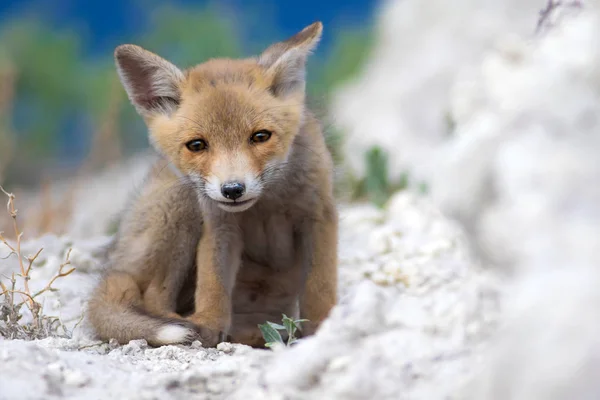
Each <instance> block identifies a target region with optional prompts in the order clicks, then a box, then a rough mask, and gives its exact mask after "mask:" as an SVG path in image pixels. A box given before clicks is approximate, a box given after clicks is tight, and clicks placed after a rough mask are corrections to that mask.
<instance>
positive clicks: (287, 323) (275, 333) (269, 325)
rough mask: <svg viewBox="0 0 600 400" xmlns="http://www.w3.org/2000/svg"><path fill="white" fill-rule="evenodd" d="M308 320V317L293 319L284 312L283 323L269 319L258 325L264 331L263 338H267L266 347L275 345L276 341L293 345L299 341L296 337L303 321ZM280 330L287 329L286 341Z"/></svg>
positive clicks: (285, 344)
mask: <svg viewBox="0 0 600 400" xmlns="http://www.w3.org/2000/svg"><path fill="white" fill-rule="evenodd" d="M306 321H308V320H307V319H296V320H294V319H292V318H290V317H288V316H287V315H285V314H283V318H282V319H281V322H282V323H283V325H281V324H276V323H274V322H270V321H267V322H266V323H264V324H261V325H258V328H259V329H260V331H261V332H262V335H263V338H264V339H265V342H266V343H265V347H273V345H274V344H275V343H281V344H282V345H284V346H291V345H292V344H294V343H295V342H297V341H298V338H296V332H297V331H298V330H300V331H301V330H302V329H301V323H302V322H306ZM279 331H286V332H287V335H288V338H287V341H286V342H284V340H283V338H282V337H281V334H280V333H279Z"/></svg>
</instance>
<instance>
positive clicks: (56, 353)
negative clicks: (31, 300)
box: [0, 193, 498, 399]
mask: <svg viewBox="0 0 600 400" xmlns="http://www.w3.org/2000/svg"><path fill="white" fill-rule="evenodd" d="M341 222H342V225H341V229H340V231H341V239H340V256H341V262H340V264H341V265H340V285H341V289H342V290H341V293H340V304H339V306H337V308H336V309H335V311H334V312H333V314H332V316H331V318H330V319H329V320H328V321H327V322H326V324H325V325H324V326H323V327H322V329H321V330H320V331H319V332H318V334H317V335H316V336H315V337H313V338H310V339H306V340H304V341H302V342H300V343H298V344H297V345H296V346H293V347H292V348H288V349H280V350H276V351H270V350H255V349H251V348H248V347H245V346H241V345H229V344H223V345H220V347H219V348H218V349H217V350H215V349H204V348H202V347H201V346H200V345H199V344H198V343H196V344H194V345H192V346H191V347H190V346H187V347H185V346H166V347H162V348H157V349H153V348H148V347H147V346H146V344H145V343H144V342H143V341H135V342H132V343H130V344H128V345H126V346H116V345H112V344H106V343H104V344H100V343H97V342H94V341H92V340H91V339H90V336H89V333H88V330H87V329H86V325H85V321H84V322H83V323H82V324H80V325H79V326H78V327H77V328H76V329H75V332H74V337H73V338H72V339H55V338H52V339H44V340H41V341H34V342H26V341H18V340H1V339H0V398H1V399H17V398H18V399H39V398H49V397H51V396H62V397H64V398H108V397H113V398H121V399H154V398H178V397H179V396H182V395H183V394H188V393H194V394H195V395H196V396H197V398H210V399H218V398H239V399H265V398H273V399H279V398H282V399H283V398H315V399H324V398H327V399H334V398H356V399H367V398H381V399H385V398H407V399H409V398H414V399H417V398H421V399H423V398H435V397H438V396H440V395H442V394H450V393H453V392H454V391H455V390H456V388H457V387H459V386H460V385H461V383H463V382H464V381H465V379H467V378H468V377H470V376H471V374H472V373H473V372H474V371H475V370H474V363H473V360H474V359H475V358H476V356H477V355H478V345H480V344H481V343H482V339H483V338H485V337H486V336H487V335H488V333H489V332H490V329H491V328H492V327H493V323H494V319H495V315H496V312H497V300H498V299H497V296H498V293H497V289H496V287H495V284H494V282H495V281H494V280H493V279H491V278H490V277H489V276H487V275H485V274H484V273H483V272H482V271H481V270H480V269H479V268H478V266H477V264H476V263H475V262H474V261H473V259H472V258H471V256H470V255H469V250H468V246H467V244H466V242H465V239H464V237H463V235H462V232H461V230H460V228H459V227H457V226H456V225H454V224H453V223H451V222H450V221H448V220H446V219H445V218H443V217H442V216H441V215H440V213H439V212H438V211H437V210H436V209H435V208H433V207H432V206H431V205H430V203H429V202H428V201H427V200H426V199H423V198H419V197H417V196H416V195H412V194H409V193H405V194H399V195H397V196H395V197H394V198H393V199H392V200H391V201H390V204H389V205H388V208H387V209H386V210H385V211H381V210H378V209H376V208H374V207H372V206H369V205H353V206H349V207H342V210H341ZM104 242H105V240H102V239H99V240H97V241H95V242H90V241H83V242H77V241H74V242H71V241H70V240H68V239H66V238H56V237H52V236H47V237H43V238H40V239H39V240H34V241H30V242H27V243H26V246H25V254H30V253H33V252H35V251H36V249H38V248H39V247H44V249H45V250H44V252H43V253H42V256H41V257H40V259H39V262H38V265H36V266H35V268H34V270H33V271H34V273H33V274H32V280H31V284H32V290H36V289H37V288H41V287H42V286H43V285H44V284H45V283H46V281H47V280H48V279H49V278H50V277H51V276H52V274H53V273H54V272H55V271H56V270H57V268H58V265H59V264H60V262H61V260H62V259H63V258H64V254H65V252H66V251H67V248H69V247H70V246H72V247H73V248H74V250H73V253H72V257H71V259H72V263H73V266H74V267H76V268H77V271H76V272H75V273H73V274H72V275H71V276H69V277H66V278H64V279H62V280H61V281H59V282H58V284H57V285H56V286H57V287H58V288H59V289H60V290H59V291H58V292H55V293H49V294H48V295H47V296H46V295H45V296H46V297H45V305H46V312H47V313H48V314H49V315H58V316H60V317H61V319H62V320H63V322H64V323H65V324H66V325H67V327H68V329H69V330H71V329H72V327H73V326H74V325H75V324H76V323H77V322H78V321H79V319H80V315H81V312H82V311H83V310H84V302H85V297H86V295H87V293H88V292H89V289H90V287H91V285H93V283H94V280H95V277H96V276H97V273H98V270H99V268H100V265H99V264H98V263H97V262H96V261H95V260H94V252H95V251H97V249H98V248H100V247H101V245H102V244H103V243H104ZM2 255H3V254H2V253H1V252H0V256H2ZM6 265H8V264H6ZM12 267H13V268H14V267H16V266H15V265H14V263H12ZM6 272H7V271H6V270H5V271H4V273H6ZM432 396H433V397H432Z"/></svg>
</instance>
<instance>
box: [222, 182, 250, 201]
mask: <svg viewBox="0 0 600 400" xmlns="http://www.w3.org/2000/svg"><path fill="white" fill-rule="evenodd" d="M245 191H246V186H244V184H243V183H239V182H227V183H225V184H223V186H221V193H222V194H223V196H224V197H225V198H226V199H230V200H237V199H239V198H240V197H242V196H243V195H244V192H245Z"/></svg>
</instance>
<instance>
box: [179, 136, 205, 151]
mask: <svg viewBox="0 0 600 400" xmlns="http://www.w3.org/2000/svg"><path fill="white" fill-rule="evenodd" d="M185 147H187V148H188V150H189V151H191V152H194V153H196V152H198V151H202V150H206V148H207V147H208V144H206V142H205V141H204V140H202V139H194V140H190V141H189V142H187V143H186V144H185Z"/></svg>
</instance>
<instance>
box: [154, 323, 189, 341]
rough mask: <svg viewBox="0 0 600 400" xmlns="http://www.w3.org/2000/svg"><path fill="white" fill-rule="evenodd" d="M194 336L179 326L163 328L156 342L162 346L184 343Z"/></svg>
mask: <svg viewBox="0 0 600 400" xmlns="http://www.w3.org/2000/svg"><path fill="white" fill-rule="evenodd" d="M193 335H194V332H192V331H191V330H190V329H188V328H185V327H183V326H179V325H167V326H163V327H162V328H160V329H159V330H158V332H157V333H156V340H157V341H158V342H160V343H162V344H176V343H183V342H186V341H187V340H189V338H190V337H192V336H193Z"/></svg>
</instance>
